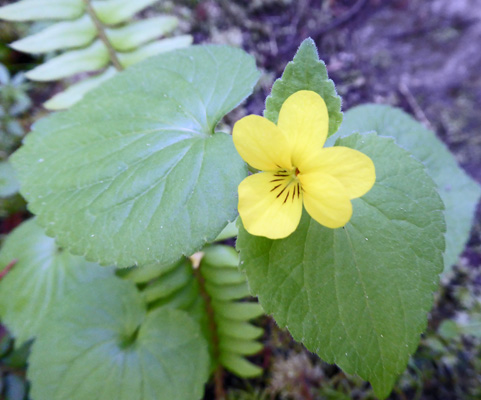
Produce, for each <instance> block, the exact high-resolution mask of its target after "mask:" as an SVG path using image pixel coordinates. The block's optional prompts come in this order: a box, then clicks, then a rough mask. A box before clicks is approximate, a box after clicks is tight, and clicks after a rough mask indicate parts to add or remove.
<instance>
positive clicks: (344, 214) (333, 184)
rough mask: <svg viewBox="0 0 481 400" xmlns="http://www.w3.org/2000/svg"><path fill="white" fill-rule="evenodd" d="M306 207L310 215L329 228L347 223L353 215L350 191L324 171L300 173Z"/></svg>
mask: <svg viewBox="0 0 481 400" xmlns="http://www.w3.org/2000/svg"><path fill="white" fill-rule="evenodd" d="M299 179H300V181H301V183H302V190H303V192H304V207H306V211H307V212H308V213H309V215H310V216H311V217H312V218H314V219H315V220H316V221H317V222H319V223H320V224H321V225H324V226H326V227H328V228H332V229H335V228H340V227H341V226H344V225H346V223H347V222H348V221H349V220H350V219H351V216H352V204H351V200H350V199H349V195H348V192H347V191H346V189H345V188H344V186H343V185H342V184H341V183H340V182H339V181H338V180H337V179H335V178H333V177H332V176H330V175H327V174H324V173H322V172H310V173H307V174H299Z"/></svg>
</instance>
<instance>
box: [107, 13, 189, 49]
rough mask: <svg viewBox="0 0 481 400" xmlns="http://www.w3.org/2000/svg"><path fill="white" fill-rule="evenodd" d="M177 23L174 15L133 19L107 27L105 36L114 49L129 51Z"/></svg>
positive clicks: (166, 31)
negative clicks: (130, 21)
mask: <svg viewBox="0 0 481 400" xmlns="http://www.w3.org/2000/svg"><path fill="white" fill-rule="evenodd" d="M177 24H178V20H177V18H175V17H171V16H160V17H155V18H150V19H145V20H141V21H135V22H132V23H130V24H129V25H126V26H123V27H121V28H115V29H108V30H107V36H108V38H109V41H110V43H112V46H113V47H114V48H115V49H116V50H118V51H129V50H133V49H135V48H136V47H138V46H140V45H142V44H144V43H147V42H149V41H151V40H153V39H155V38H158V37H160V36H162V35H165V34H166V33H169V32H171V31H172V30H173V29H174V28H175V27H176V26H177ZM189 44H190V43H189Z"/></svg>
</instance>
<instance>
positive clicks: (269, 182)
mask: <svg viewBox="0 0 481 400" xmlns="http://www.w3.org/2000/svg"><path fill="white" fill-rule="evenodd" d="M280 179H282V180H280ZM301 214H302V193H301V192H300V189H299V185H298V184H297V182H296V181H295V180H292V177H285V178H282V177H278V176H276V175H275V172H261V173H259V174H254V175H251V176H249V177H247V178H246V179H244V180H243V181H242V182H241V184H240V185H239V215H240V217H241V219H242V222H243V224H244V227H245V228H246V230H247V232H249V233H250V234H252V235H257V236H265V237H268V238H269V239H281V238H285V237H287V236H289V235H290V234H291V233H292V232H294V231H295V229H296V228H297V225H299V221H300V219H301Z"/></svg>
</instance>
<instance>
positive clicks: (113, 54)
mask: <svg viewBox="0 0 481 400" xmlns="http://www.w3.org/2000/svg"><path fill="white" fill-rule="evenodd" d="M83 1H84V3H85V7H86V10H87V14H88V15H89V16H90V18H91V19H92V22H93V23H94V25H95V28H96V29H97V33H98V34H99V39H100V40H101V41H102V43H103V44H104V45H105V47H107V51H108V52H109V57H110V61H112V64H113V66H114V67H115V69H116V70H117V71H119V72H120V71H123V70H124V67H122V64H121V63H120V60H119V58H118V57H117V53H116V51H115V49H114V46H112V43H110V40H109V38H108V37H107V34H106V33H105V26H104V24H103V23H102V22H101V21H100V20H99V19H98V17H97V14H96V13H95V10H94V8H93V7H92V4H91V3H90V0H83Z"/></svg>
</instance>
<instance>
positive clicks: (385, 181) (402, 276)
mask: <svg viewBox="0 0 481 400" xmlns="http://www.w3.org/2000/svg"><path fill="white" fill-rule="evenodd" d="M338 144H339V145H342V146H346V147H350V148H354V149H357V150H359V151H361V152H363V153H365V154H367V155H368V156H369V157H370V158H371V159H372V160H373V162H374V165H375V167H376V175H377V178H376V183H375V185H374V187H373V188H372V189H371V191H370V192H368V193H367V194H366V195H365V196H363V197H362V198H359V199H355V200H353V208H354V213H353V216H352V218H351V220H350V222H349V223H348V224H347V225H346V226H345V227H344V228H340V229H334V230H333V229H329V228H325V227H323V226H321V225H319V224H318V223H317V222H316V221H314V220H313V219H311V218H310V217H309V215H308V214H307V213H304V215H303V217H302V220H301V223H300V225H299V227H298V229H297V230H296V231H295V232H294V233H293V234H292V235H291V236H289V237H287V238H285V239H282V240H269V239H267V238H262V237H256V236H252V235H250V234H248V233H247V232H246V231H245V229H244V228H243V227H242V226H241V229H240V230H239V238H238V240H237V246H238V248H239V249H240V256H241V267H242V268H243V269H245V271H246V273H247V278H248V281H249V285H250V287H251V289H252V291H253V293H254V294H256V295H258V296H259V301H260V303H261V305H262V306H263V308H264V309H265V310H266V312H268V313H270V314H273V316H274V318H275V319H276V321H277V323H278V324H279V325H280V326H282V327H288V329H289V331H290V332H291V333H292V335H293V337H294V339H296V340H298V341H301V342H303V343H304V344H305V345H306V346H307V348H308V349H310V350H311V351H315V352H316V353H317V354H319V355H320V356H321V357H322V358H323V359H324V360H325V361H327V362H330V363H336V364H338V365H339V366H340V367H341V368H342V369H343V370H345V371H346V372H348V373H355V374H358V375H360V376H361V377H362V378H364V379H366V380H369V381H370V382H371V384H372V385H373V387H374V390H375V391H376V394H377V395H378V397H380V398H385V397H386V396H387V395H388V394H389V392H390V390H391V388H392V385H393V383H394V380H395V379H396V376H397V375H398V374H399V373H401V372H402V371H403V370H404V369H405V368H406V364H407V361H408V358H409V355H410V354H412V353H413V352H414V350H415V349H416V347H417V345H418V342H419V335H420V334H421V332H422V331H423V330H424V328H425V327H426V321H427V319H426V314H427V312H428V311H429V309H430V308H431V305H432V302H433V295H432V294H433V291H434V290H436V287H437V282H438V274H439V273H440V272H441V271H442V268H443V255H442V252H443V250H444V229H445V224H444V218H443V212H442V210H443V204H442V201H441V199H440V197H439V195H438V193H437V191H436V185H435V183H434V182H433V181H432V179H431V178H430V177H429V176H428V175H427V173H426V172H425V170H424V167H423V165H422V164H420V163H419V162H418V161H417V160H415V159H414V158H413V157H412V156H411V155H410V154H409V153H408V152H406V151H405V150H403V149H401V148H400V147H398V146H397V145H396V144H395V143H394V141H393V140H392V139H387V138H381V137H378V136H376V135H375V134H369V135H359V134H356V135H351V136H349V137H347V138H344V139H341V140H339V141H338ZM240 225H241V224H240Z"/></svg>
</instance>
